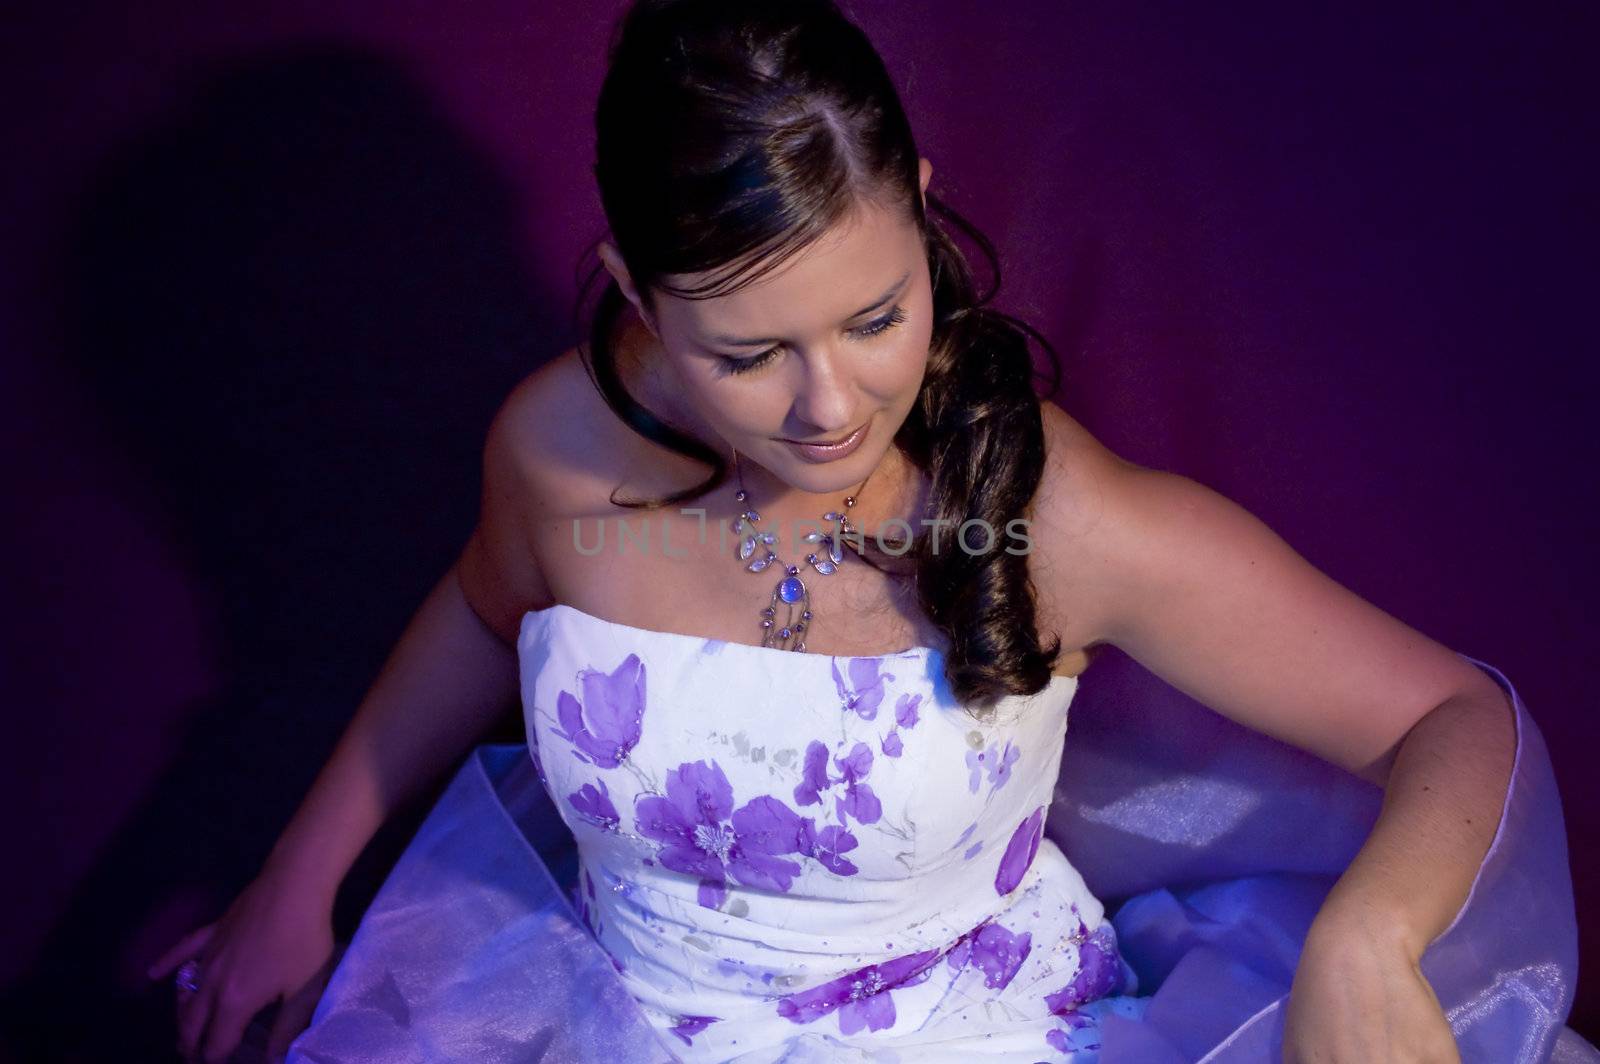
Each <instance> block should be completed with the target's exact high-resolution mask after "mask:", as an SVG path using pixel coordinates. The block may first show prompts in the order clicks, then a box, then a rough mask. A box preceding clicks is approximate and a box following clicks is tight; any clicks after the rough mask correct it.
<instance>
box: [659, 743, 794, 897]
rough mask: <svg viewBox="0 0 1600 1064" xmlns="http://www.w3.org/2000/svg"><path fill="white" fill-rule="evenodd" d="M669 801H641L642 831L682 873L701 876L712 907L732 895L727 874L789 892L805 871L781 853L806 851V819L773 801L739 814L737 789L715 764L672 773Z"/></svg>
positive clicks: (766, 798)
mask: <svg viewBox="0 0 1600 1064" xmlns="http://www.w3.org/2000/svg"><path fill="white" fill-rule="evenodd" d="M666 790H667V793H666V796H665V797H662V796H661V795H655V794H641V795H639V796H638V798H637V799H635V801H634V819H635V821H636V822H637V824H638V827H639V832H640V833H641V834H643V835H645V836H647V837H648V838H652V839H654V840H656V841H657V842H659V843H661V844H662V848H661V851H660V852H659V853H658V854H657V855H656V856H657V858H658V859H659V860H660V861H661V864H662V865H663V866H665V867H667V868H670V869H672V870H673V871H675V872H682V873H684V874H685V875H692V876H699V877H700V890H699V901H700V904H701V905H703V906H705V907H706V908H708V909H715V908H717V907H718V906H720V905H721V904H722V902H723V900H724V899H725V898H726V897H727V881H728V876H730V875H731V876H732V877H733V878H734V879H737V880H738V881H739V882H740V883H743V884H745V885H746V886H753V887H761V888H764V889H766V890H780V891H787V890H788V889H789V886H790V884H791V883H793V881H794V877H795V876H796V875H798V874H799V873H800V866H799V865H798V864H796V863H795V862H793V861H785V860H783V859H782V858H781V856H780V855H781V854H789V853H797V852H799V850H800V829H801V820H800V815H799V814H798V813H796V812H795V811H794V810H792V809H790V808H789V807H788V806H786V805H784V804H783V803H782V802H780V801H778V800H777V799H776V798H773V797H772V796H771V795H762V796H761V797H759V798H752V799H751V800H750V801H748V802H746V803H745V804H744V805H742V806H740V807H739V808H738V809H737V810H735V809H734V808H733V786H732V785H731V784H730V783H729V782H728V777H727V775H726V774H724V773H723V771H722V766H721V765H719V764H717V763H716V762H715V761H712V762H711V763H710V764H707V763H706V762H705V761H694V762H685V763H684V764H681V765H679V766H678V767H677V768H676V769H674V770H672V771H671V772H669V773H668V774H667V781H666Z"/></svg>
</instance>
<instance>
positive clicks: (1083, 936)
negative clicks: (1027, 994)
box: [1044, 917, 1127, 1016]
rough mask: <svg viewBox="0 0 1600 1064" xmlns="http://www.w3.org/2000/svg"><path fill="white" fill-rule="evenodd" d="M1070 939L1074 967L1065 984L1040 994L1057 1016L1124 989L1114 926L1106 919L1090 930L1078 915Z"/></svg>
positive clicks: (1124, 976) (1124, 980) (1124, 979)
mask: <svg viewBox="0 0 1600 1064" xmlns="http://www.w3.org/2000/svg"><path fill="white" fill-rule="evenodd" d="M1073 939H1074V940H1075V941H1077V943H1078V971H1077V973H1076V974H1074V975H1073V977H1072V981H1071V982H1069V983H1068V984H1067V985H1066V986H1064V987H1062V988H1061V989H1060V990H1057V991H1055V992H1054V993H1051V994H1046V995H1045V997H1044V1003H1045V1005H1046V1007H1048V1008H1049V1009H1050V1011H1051V1012H1053V1013H1055V1014H1056V1015H1058V1016H1062V1015H1066V1014H1068V1013H1071V1012H1072V1011H1073V1010H1074V1009H1076V1008H1077V1007H1078V1006H1080V1005H1083V1004H1085V1003H1087V1002H1090V1001H1097V1000H1099V999H1100V998H1103V997H1107V996H1108V995H1111V994H1117V993H1120V992H1121V991H1123V990H1124V989H1126V976H1127V973H1126V972H1124V971H1123V970H1122V958H1121V956H1120V955H1119V954H1118V952H1117V938H1116V930H1115V929H1114V928H1113V927H1112V926H1111V925H1110V924H1109V923H1105V924H1101V925H1100V926H1099V927H1097V928H1095V929H1094V930H1093V931H1090V930H1089V929H1088V928H1087V927H1086V926H1085V925H1084V923H1083V919H1082V918H1081V917H1080V918H1079V919H1078V933H1077V934H1076V935H1074V936H1073Z"/></svg>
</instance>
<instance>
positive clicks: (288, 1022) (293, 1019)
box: [267, 984, 320, 1064]
mask: <svg viewBox="0 0 1600 1064" xmlns="http://www.w3.org/2000/svg"><path fill="white" fill-rule="evenodd" d="M308 985H314V984H308ZM319 997H320V995H319V994H316V993H309V994H308V993H306V991H305V990H301V991H300V993H298V994H295V995H294V996H292V997H289V998H286V999H284V1002H283V1004H282V1005H281V1006H280V1007H279V1009H278V1015H277V1016H275V1017H273V1020H272V1029H271V1030H270V1031H268V1032H267V1059H268V1060H269V1061H272V1062H273V1064H277V1062H278V1061H281V1060H283V1058H284V1057H285V1056H287V1055H288V1053H289V1047H290V1046H291V1045H293V1044H294V1040H295V1039H296V1038H298V1037H300V1034H301V1032H303V1031H304V1030H305V1029H306V1028H307V1027H309V1026H311V1017H312V1015H313V1014H314V1013H315V1012H316V1010H317V1000H318V998H319Z"/></svg>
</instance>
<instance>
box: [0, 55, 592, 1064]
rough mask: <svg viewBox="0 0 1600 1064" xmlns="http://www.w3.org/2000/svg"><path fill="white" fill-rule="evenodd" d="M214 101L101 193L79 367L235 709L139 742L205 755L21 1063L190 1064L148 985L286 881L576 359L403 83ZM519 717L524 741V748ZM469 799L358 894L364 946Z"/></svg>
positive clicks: (174, 775) (486, 173)
mask: <svg viewBox="0 0 1600 1064" xmlns="http://www.w3.org/2000/svg"><path fill="white" fill-rule="evenodd" d="M197 84H198V86H199V89H198V91H197V92H195V93H193V94H192V98H191V102H190V103H189V104H187V105H186V106H185V107H184V108H183V109H182V110H181V112H180V113H175V114H172V115H170V116H168V118H167V119H166V120H165V121H164V122H163V123H162V124H161V125H160V126H159V127H158V128H154V129H150V130H147V131H145V132H143V133H142V134H141V135H140V136H139V137H138V138H136V139H135V140H134V141H132V142H130V143H127V144H125V145H124V146H122V147H121V148H120V149H119V150H118V152H117V153H116V154H115V156H114V157H112V158H109V159H107V160H106V161H105V162H104V164H103V166H102V168H101V171H100V173H99V174H98V175H97V177H96V179H95V181H94V182H93V183H92V186H91V189H90V192H89V194H88V197H87V199H86V200H85V201H84V203H83V204H82V207H81V209H80V210H79V211H78V217H77V221H76V223H75V228H74V231H73V232H71V233H70V234H68V235H67V236H66V239H67V240H68V242H69V243H68V255H67V256H66V260H67V262H68V263H69V266H68V274H69V275H68V276H67V277H65V278H61V279H60V281H61V288H62V290H63V291H64V292H65V303H64V305H63V306H62V308H61V313H62V315H63V318H62V323H61V334H62V335H63V336H64V337H65V342H66V350H65V351H64V352H63V353H62V354H61V356H60V357H62V358H64V359H65V360H66V362H67V363H68V364H69V366H70V368H71V369H72V370H73V371H74V372H76V373H77V374H78V376H79V384H80V386H81V387H82V388H83V389H84V390H85V392H87V393H88V394H89V395H90V396H91V397H92V399H93V400H94V402H95V403H96V404H97V407H98V409H97V414H98V416H99V417H101V418H103V419H104V420H105V421H106V423H107V424H108V427H109V429H110V431H111V432H112V433H113V434H114V435H115V438H117V439H118V440H119V441H120V443H121V445H122V446H123V447H124V448H125V449H126V450H127V451H128V452H129V453H130V454H131V455H132V456H133V457H134V459H135V460H136V462H137V463H138V465H139V468H140V469H141V471H142V472H143V473H144V475H145V476H146V477H148V478H149V481H150V488H151V490H152V493H153V494H154V495H155V496H156V497H157V498H158V499H159V500H160V503H161V507H162V513H161V514H160V515H158V517H157V518H156V520H158V521H161V522H164V523H165V527H164V528H163V530H162V531H163V533H164V534H165V535H167V536H168V537H170V539H171V540H172V541H174V543H175V544H176V545H177V548H178V550H179V551H181V555H182V557H183V558H184V561H185V565H186V567H187V568H188V574H187V575H188V577H189V579H190V580H191V581H193V582H194V583H196V584H197V585H199V589H200V597H201V598H202V599H203V600H204V601H205V602H206V603H207V605H208V607H209V608H210V610H211V611H212V612H211V618H212V620H211V624H210V628H211V630H212V631H213V632H214V634H215V639H214V646H215V653H216V654H217V655H218V657H219V658H220V659H221V660H219V661H218V662H217V668H218V670H219V675H221V676H222V677H223V682H222V683H221V685H220V686H219V688H218V689H217V690H216V691H215V693H214V695H212V696H210V697H208V698H207V699H205V700H204V701H203V702H201V703H200V704H194V705H189V706H184V707H174V710H173V717H174V718H175V719H173V720H169V721H142V722H139V726H140V727H152V728H160V727H170V728H172V729H174V730H175V731H181V732H183V733H184V734H183V740H182V745H181V749H180V750H179V752H178V754H177V756H176V757H175V758H174V759H173V761H172V762H171V763H170V764H168V765H166V766H164V767H158V766H151V769H150V771H151V773H152V775H154V774H156V773H159V778H158V779H154V780H153V781H152V782H151V784H150V785H149V786H148V787H147V788H146V790H145V792H144V797H143V803H142V805H141V806H140V807H139V808H138V809H136V810H134V811H132V812H131V813H129V814H127V815H126V817H125V826H124V827H123V828H122V830H121V831H120V832H119V833H118V834H117V835H116V836H115V838H114V839H113V840H112V842H111V844H110V845H109V846H107V847H106V848H105V850H104V851H103V852H102V853H101V854H99V855H98V858H97V860H96V861H95V863H94V864H93V865H92V869H91V871H90V872H89V874H88V875H87V876H85V877H84V878H83V879H82V880H81V881H78V882H76V883H63V884H60V885H59V895H70V899H69V900H68V901H67V902H66V904H65V905H64V907H63V913H64V915H62V916H61V918H60V919H59V920H58V921H57V922H56V924H55V926H54V927H53V928H52V929H51V931H50V933H49V935H48V938H47V940H46V941H45V943H44V945H43V948H42V949H41V950H40V952H39V954H38V956H37V957H36V958H35V960H34V963H33V964H32V965H31V966H30V973H29V975H28V976H27V977H26V978H25V979H24V980H23V981H22V982H21V983H20V985H16V986H13V987H11V988H9V989H8V991H7V993H6V995H5V996H6V1005H5V1006H4V1010H5V1015H4V1020H5V1026H6V1028H7V1029H8V1034H7V1038H8V1041H9V1042H10V1043H11V1045H10V1046H9V1048H10V1049H11V1051H12V1054H13V1055H14V1056H15V1057H17V1058H20V1059H27V1060H67V1059H73V1060H76V1059H83V1060H111V1059H121V1060H131V1059H137V1060H161V1059H168V1058H170V1057H171V1056H172V1054H173V1046H174V1044H175V1042H176V1029H175V1026H174V1020H173V994H172V986H171V983H170V981H163V982H162V983H159V984H154V985H151V984H148V983H146V982H145V980H144V978H143V973H142V968H143V966H144V965H145V964H147V963H148V962H149V961H150V960H152V959H153V958H154V956H155V951H159V950H161V949H164V948H165V947H166V945H169V944H171V943H172V942H174V941H176V939H177V938H178V937H179V936H180V935H181V934H182V933H183V932H185V931H187V930H189V929H190V928H192V927H197V926H200V925H201V924H204V923H207V922H210V921H211V920H214V919H216V918H217V917H219V916H220V915H221V914H222V912H223V910H224V909H225V908H226V906H227V905H228V903H229V902H231V900H232V899H233V897H234V896H235V895H236V894H237V892H238V891H239V890H240V889H241V888H243V887H244V885H245V884H246V883H247V882H248V881H249V880H250V879H251V878H252V877H253V876H254V875H255V873H256V872H257V871H258V869H259V867H260V863H261V861H262V860H264V859H265V857H266V855H267V853H268V851H269V850H270V848H271V845H272V843H273V841H274V840H275V838H276V837H277V834H278V832H279V831H281V829H282V827H283V826H284V824H285V823H286V821H287V820H288V818H289V816H290V815H291V814H292V812H293V811H294V809H295V807H296V805H297V804H298V802H299V800H300V798H301V797H302V795H303V794H304V792H305V790H306V788H307V787H308V786H309V785H310V783H311V781H312V779H313V778H314V776H315V773H316V771H317V769H318V768H319V767H320V765H321V764H322V762H323V761H324V760H325V758H326V757H327V756H328V754H329V753H330V752H331V750H332V748H333V745H334V743H335V741H336V740H337V738H338V736H339V734H340V732H341V731H342V729H343V728H344V726H345V724H346V723H347V722H348V720H349V718H350V716H351V715H352V713H353V712H354V710H355V708H356V706H357V705H358V703H359V701H360V699H361V697H362V696H363V695H364V694H365V692H366V690H367V688H368V686H369V685H370V683H371V682H372V680H373V678H374V677H375V676H376V674H377V671H378V669H379V668H380V667H381V665H382V663H383V661H384V658H385V657H386V655H387V653H388V651H389V649H390V648H391V647H392V646H393V644H394V641H395V640H396V639H397V638H398V636H399V634H400V632H401V631H402V630H403V628H404V626H405V624H406V623H407V621H408V620H409V618H410V616H411V614H412V613H413V612H414V611H415V610H416V608H417V607H418V605H419V604H420V603H421V601H422V598H423V597H424V595H426V593H427V592H428V590H429V589H430V588H431V587H432V586H433V584H435V583H436V582H437V581H438V579H439V576H440V574H441V573H442V572H443V571H444V570H445V569H446V568H447V567H448V566H449V565H450V563H451V562H453V561H454V559H455V557H456V556H457V554H458V553H459V551H460V549H461V546H462V544H463V543H464V542H465V539H466V537H467V535H468V534H469V533H470V531H471V529H472V527H473V525H474V523H475V521H476V517H477V506H478V491H479V484H480V480H479V469H480V455H481V448H482V441H483V436H484V432H485V430H486V429H487V427H488V423H489V420H490V418H491V417H492V415H493V413H494V411H495V410H496V409H497V408H498V405H499V403H500V401H501V400H502V399H503V397H504V396H505V394H506V393H507V392H508V391H509V390H510V389H511V387H512V386H513V385H514V384H515V382H516V381H517V380H518V379H520V378H521V377H522V376H523V375H524V374H525V373H526V372H528V371H529V370H530V369H531V368H533V365H534V364H535V363H536V362H538V361H540V360H542V359H543V358H544V357H546V356H547V355H548V353H549V352H551V351H553V350H557V349H559V348H558V347H555V346H553V345H552V343H551V341H550V338H551V337H559V336H561V335H563V334H564V333H565V332H566V331H568V327H567V326H566V325H565V314H564V309H563V308H561V307H558V306H557V305H556V300H555V299H554V298H553V297H551V296H549V295H548V294H537V293H534V292H533V291H532V283H531V281H530V279H529V276H528V271H527V269H526V266H525V263H524V261H523V259H522V255H521V253H520V251H519V249H518V247H517V246H516V239H517V234H518V233H519V231H520V230H519V227H518V224H517V203H516V198H515V193H514V190H513V189H512V188H510V187H509V184H508V182H507V181H506V179H505V178H503V177H502V176H501V175H500V174H499V173H498V172H497V171H496V170H495V168H494V166H493V165H492V164H491V162H490V161H489V160H488V159H487V158H485V157H484V156H483V154H482V153H481V152H480V151H479V150H478V149H477V148H475V147H474V146H472V145H471V144H469V143H468V142H467V140H466V138H465V137H464V135H463V134H462V133H461V132H459V131H458V130H457V129H455V128H453V127H452V125H451V124H450V123H449V122H448V121H447V120H446V119H445V117H444V116H443V115H442V114H441V113H440V112H439V109H438V108H437V106H436V105H435V104H434V103H433V101H431V100H430V99H429V97H428V95H427V94H426V92H425V91H424V90H423V88H422V87H421V86H419V85H418V84H416V83H414V82H413V81H412V80H411V78H410V77H409V76H408V75H407V74H406V73H405V72H404V71H403V70H401V69H399V68H398V67H397V66H396V65H395V64H394V63H393V62H392V61H391V60H389V59H386V58H383V57H380V56H377V55H374V54H372V53H370V52H367V51H364V50H356V49H353V48H351V47H349V46H347V45H342V44H341V45H327V46H310V47H308V46H297V47H296V48H295V49H294V50H292V51H278V52H273V53H269V54H263V55H258V56H256V57H254V58H252V59H249V60H247V61H244V62H240V61H237V60H232V61H230V62H229V64H228V65H227V66H226V68H219V69H217V70H216V71H214V72H213V73H212V74H210V75H209V76H207V77H205V78H204V79H202V80H201V81H199V82H198V83H197ZM91 531H92V530H91ZM88 534H89V532H86V533H85V535H86V536H87V535H88ZM110 548H111V549H115V548H114V545H110ZM98 549H105V548H104V547H103V546H102V547H100V548H98ZM151 623H157V624H159V623H160V618H159V617H152V618H151ZM86 634H91V633H89V632H86ZM108 635H109V633H102V632H98V631H96V632H93V633H92V635H91V637H93V638H101V637H105V636H108ZM127 681H128V682H130V683H137V682H138V676H137V674H134V675H130V676H128V677H127ZM39 708H40V711H41V712H44V713H48V712H49V707H48V706H42V707H39ZM510 710H514V707H508V715H507V718H506V720H505V722H504V724H503V725H502V726H501V727H499V728H497V729H496V732H495V734H496V735H499V736H501V738H503V739H510V740H513V741H516V740H519V739H520V736H521V722H520V718H519V717H517V716H516V714H515V713H514V712H510ZM21 726H22V727H23V728H24V729H25V728H26V724H25V722H24V723H23V724H22V725H21ZM24 741H26V736H24ZM39 753H40V755H41V756H40V757H39V759H38V763H39V764H41V765H43V764H52V765H53V766H54V769H53V771H57V772H59V773H60V777H59V782H58V784H57V786H58V788H59V791H58V793H70V794H73V795H91V796H92V795H93V794H94V792H95V790H96V781H97V776H98V773H97V770H96V766H95V765H93V764H84V763H77V762H75V761H74V759H73V757H72V751H71V750H70V749H66V750H41V751H39ZM446 782H447V780H440V781H438V782H437V784H436V785H435V787H434V788H432V789H431V790H430V792H429V794H426V795H423V796H421V797H420V798H419V800H418V802H417V803H416V804H415V805H414V806H413V808H411V809H410V810H407V811H406V812H405V813H403V814H402V815H400V816H397V817H396V818H395V819H394V820H393V821H392V822H391V823H390V824H389V825H388V827H387V828H386V829H385V830H384V831H383V832H381V833H380V834H379V836H378V839H377V840H376V841H375V843H374V845H373V846H372V847H370V848H369V850H368V852H367V853H366V854H365V855H364V857H363V860H362V861H361V862H360V863H358V864H357V866H356V868H355V870H354V871H353V872H352V874H351V875H350V877H349V878H348V879H347V880H346V883H345V890H344V892H343V896H342V897H341V900H340V905H339V908H338V911H337V912H336V914H335V931H336V933H337V934H338V936H339V937H340V938H341V939H346V938H348V936H349V934H350V933H351V931H353V929H354V926H355V922H356V920H357V919H358V918H359V915H360V913H361V911H362V910H363V909H364V908H365V907H366V905H367V902H368V901H369V900H370V898H371V897H372V895H373V894H374V893H375V892H376V890H377V887H378V885H379V884H380V882H381V881H382V878H383V876H384V874H385V873H386V872H387V869H388V867H389V865H390V864H391V863H392V862H393V860H394V858H395V856H397V855H398V853H399V852H400V850H401V848H402V847H403V846H404V843H405V841H406V839H407V838H409V836H410V835H411V833H412V831H413V830H414V829H415V827H416V825H417V824H418V823H419V822H420V820H421V817H422V814H423V813H424V812H425V811H426V809H427V807H428V806H429V805H431V804H432V800H433V797H434V796H436V795H437V794H438V793H439V790H440V789H442V787H443V785H444V784H445V783H446ZM77 802H78V799H75V803H77ZM67 804H69V803H63V806H65V805H67ZM83 804H89V805H93V801H92V800H91V801H90V802H88V803H83ZM106 815H110V814H109V813H107V814H106ZM118 818H119V819H123V816H122V814H120V813H119V814H118ZM40 830H41V831H43V832H46V833H48V832H50V831H51V830H52V827H51V825H50V824H49V823H48V822H41V823H40ZM55 830H59V828H57V829H55ZM23 918H26V917H23ZM86 1021H87V1022H86Z"/></svg>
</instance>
